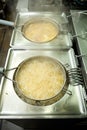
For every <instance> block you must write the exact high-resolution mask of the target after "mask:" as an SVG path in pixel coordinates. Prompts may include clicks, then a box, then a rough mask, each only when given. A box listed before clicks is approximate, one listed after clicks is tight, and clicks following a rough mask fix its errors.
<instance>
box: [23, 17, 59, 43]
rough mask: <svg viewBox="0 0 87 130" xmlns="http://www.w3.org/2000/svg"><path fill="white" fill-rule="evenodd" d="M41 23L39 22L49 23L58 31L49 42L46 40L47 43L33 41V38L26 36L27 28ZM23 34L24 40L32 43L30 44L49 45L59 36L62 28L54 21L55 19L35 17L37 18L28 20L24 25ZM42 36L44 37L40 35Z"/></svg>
mask: <svg viewBox="0 0 87 130" xmlns="http://www.w3.org/2000/svg"><path fill="white" fill-rule="evenodd" d="M36 22H37V23H39V22H41V23H43V22H48V23H51V24H52V25H53V26H54V28H55V30H56V34H55V35H54V36H53V37H52V38H50V39H49V40H45V41H39V42H38V41H36V40H32V39H31V38H29V37H27V36H26V35H25V30H26V29H27V27H28V26H29V25H31V24H32V23H36ZM21 32H22V34H23V36H24V38H25V39H27V40H28V41H30V42H33V43H36V44H40V43H41V44H44V43H48V42H50V41H52V40H54V39H55V38H56V37H57V36H58V35H59V33H60V27H59V25H58V24H57V23H56V22H55V21H54V20H53V19H51V18H46V17H43V18H42V17H37V18H36V17H35V18H31V19H30V20H28V21H27V22H25V23H24V25H23V26H22V28H21ZM40 35H42V34H40Z"/></svg>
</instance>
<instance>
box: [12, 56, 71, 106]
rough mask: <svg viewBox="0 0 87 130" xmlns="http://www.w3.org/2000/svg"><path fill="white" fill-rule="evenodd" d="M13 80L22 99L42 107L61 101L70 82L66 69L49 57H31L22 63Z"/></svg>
mask: <svg viewBox="0 0 87 130" xmlns="http://www.w3.org/2000/svg"><path fill="white" fill-rule="evenodd" d="M43 68H44V70H43ZM13 80H14V81H15V82H13V85H14V89H15V91H16V93H17V94H18V96H19V97H20V98H21V99H23V100H24V101H25V102H27V103H29V104H33V105H42V106H44V105H49V104H52V103H54V102H56V101H58V100H59V99H61V98H62V97H63V95H64V94H65V92H67V87H68V82H69V79H68V74H67V71H66V69H65V67H64V66H63V65H62V64H61V63H60V62H59V61H58V60H55V59H53V58H51V57H47V56H35V57H31V58H28V59H26V60H25V61H23V62H22V63H20V64H19V65H18V67H17V69H16V71H15V73H14V76H13ZM25 80H26V81H25ZM54 80H55V81H54ZM67 93H69V92H67ZM70 94H71V93H70Z"/></svg>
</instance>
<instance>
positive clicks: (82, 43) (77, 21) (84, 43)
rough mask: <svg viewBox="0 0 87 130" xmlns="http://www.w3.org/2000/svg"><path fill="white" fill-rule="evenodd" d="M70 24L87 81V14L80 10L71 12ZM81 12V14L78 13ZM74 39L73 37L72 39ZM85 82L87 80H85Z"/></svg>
mask: <svg viewBox="0 0 87 130" xmlns="http://www.w3.org/2000/svg"><path fill="white" fill-rule="evenodd" d="M70 12H71V15H72V22H73V25H74V30H75V35H78V36H77V37H76V39H77V42H76V44H77V49H78V50H77V51H79V55H82V58H81V57H80V59H81V62H82V63H81V64H82V69H83V70H84V78H85V80H86V79H87V13H86V12H83V11H81V10H71V11H70ZM80 12H83V13H80ZM74 38H75V37H74ZM86 82H87V80H86Z"/></svg>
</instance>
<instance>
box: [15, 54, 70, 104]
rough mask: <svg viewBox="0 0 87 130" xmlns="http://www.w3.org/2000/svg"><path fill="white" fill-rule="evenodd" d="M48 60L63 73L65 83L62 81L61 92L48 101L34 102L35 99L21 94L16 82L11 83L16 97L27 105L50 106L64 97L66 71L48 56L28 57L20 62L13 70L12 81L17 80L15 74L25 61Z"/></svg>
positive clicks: (66, 80)
mask: <svg viewBox="0 0 87 130" xmlns="http://www.w3.org/2000/svg"><path fill="white" fill-rule="evenodd" d="M39 57H40V58H48V59H51V60H53V62H55V63H57V64H58V65H60V67H61V68H62V70H63V72H64V77H65V79H64V80H65V81H64V85H63V86H62V87H61V90H60V91H59V92H58V93H57V94H56V95H55V96H53V97H51V98H49V99H45V100H36V99H31V98H29V97H27V96H26V95H24V94H23V92H22V91H21V90H20V89H19V87H18V84H17V82H13V86H14V89H15V91H16V93H17V95H18V96H19V97H20V98H21V99H22V100H23V101H25V102H27V103H29V104H32V105H42V106H44V105H50V104H53V103H55V102H56V101H58V100H60V99H61V98H62V97H63V96H64V95H65V93H66V92H65V91H63V89H66V91H67V88H68V75H67V71H66V69H65V67H64V66H63V65H62V64H61V63H60V62H59V61H58V60H56V59H53V58H51V57H48V56H34V57H30V58H28V59H26V60H24V61H23V62H21V63H20V64H19V65H18V67H17V69H16V70H15V72H14V75H13V80H14V81H16V78H17V74H18V72H19V71H20V69H21V67H22V65H24V64H25V63H26V62H27V61H29V60H31V59H33V58H39Z"/></svg>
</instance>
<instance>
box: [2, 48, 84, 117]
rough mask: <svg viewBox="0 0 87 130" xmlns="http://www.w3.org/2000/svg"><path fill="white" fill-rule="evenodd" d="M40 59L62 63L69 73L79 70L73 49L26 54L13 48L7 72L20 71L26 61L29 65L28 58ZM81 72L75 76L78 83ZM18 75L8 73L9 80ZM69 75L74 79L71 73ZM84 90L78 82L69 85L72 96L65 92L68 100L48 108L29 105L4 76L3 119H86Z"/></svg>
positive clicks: (9, 55) (10, 50)
mask: <svg viewBox="0 0 87 130" xmlns="http://www.w3.org/2000/svg"><path fill="white" fill-rule="evenodd" d="M38 55H41V56H48V57H52V58H53V59H56V60H58V61H60V62H61V63H62V64H63V65H65V66H67V67H66V68H67V70H69V69H71V68H72V69H75V68H77V65H76V60H75V57H74V51H73V49H72V48H71V49H69V50H61V51H57V50H50V49H49V50H44V49H43V50H33V49H30V50H26V49H24V50H22V49H13V48H10V49H9V51H8V55H7V59H6V64H5V68H4V69H7V70H9V69H10V68H16V67H17V66H18V65H19V64H20V63H21V62H22V61H25V60H26V59H27V58H31V57H35V56H38ZM71 57H72V59H71ZM72 61H73V62H72ZM77 72H79V70H77V69H75V71H74V73H73V75H74V76H75V78H76V81H80V79H79V80H78V78H77V77H79V76H80V75H79V74H80V73H79V74H78V73H77ZM14 73H15V69H14V70H12V71H7V72H6V76H7V77H9V78H10V79H12V77H13V75H14ZM69 74H70V75H71V73H69ZM75 74H76V75H75ZM73 75H72V77H73ZM82 83H83V82H82ZM83 86H84V84H80V82H78V83H77V85H75V86H74V85H73V84H69V86H68V88H67V89H68V90H69V91H70V92H71V93H72V94H68V93H67V92H69V91H64V93H65V94H64V96H63V97H62V98H61V99H60V100H58V101H57V102H54V103H53V104H49V105H46V106H41V105H39V106H37V105H32V104H29V103H26V102H25V101H24V100H22V99H21V98H20V97H19V96H18V95H17V93H16V92H15V89H14V87H13V82H11V81H10V80H8V79H6V78H5V77H4V76H3V77H2V80H1V87H0V93H1V98H0V111H1V112H0V117H1V118H3V119H4V118H5V119H6V118H8V119H12V118H13V119H15V118H16V119H19V118H20V119H21V117H22V119H26V118H27V119H31V118H33V119H35V118H50V117H51V118H52V119H54V118H72V117H84V116H85V113H86V106H85V105H86V104H85V97H84V92H83V90H84V87H83ZM12 106H13V107H12ZM7 115H8V116H7Z"/></svg>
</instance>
